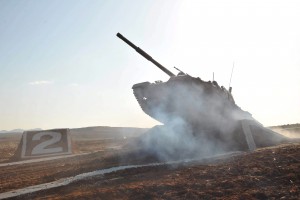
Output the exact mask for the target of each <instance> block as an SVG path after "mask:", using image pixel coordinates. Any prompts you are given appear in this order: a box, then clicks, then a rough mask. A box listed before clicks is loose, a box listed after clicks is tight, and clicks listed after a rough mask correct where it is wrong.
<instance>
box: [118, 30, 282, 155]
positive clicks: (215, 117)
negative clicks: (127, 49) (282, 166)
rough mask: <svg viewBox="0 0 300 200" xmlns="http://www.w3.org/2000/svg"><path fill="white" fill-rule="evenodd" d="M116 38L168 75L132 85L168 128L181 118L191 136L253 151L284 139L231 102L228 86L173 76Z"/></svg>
mask: <svg viewBox="0 0 300 200" xmlns="http://www.w3.org/2000/svg"><path fill="white" fill-rule="evenodd" d="M117 37H119V38H120V39H121V40H123V41H124V42H125V43H127V44H128V45H129V46H131V47H132V48H133V49H135V50H136V51H137V52H138V53H139V54H140V55H142V56H143V57H144V58H146V59H147V60H149V61H150V62H152V63H153V64H154V65H156V66H157V67H158V68H159V69H160V70H162V71H163V72H164V73H166V74H167V75H168V76H169V77H170V78H169V80H168V81H166V82H162V81H155V82H154V83H150V82H142V83H137V84H134V85H133V86H132V89H133V94H134V96H135V98H136V100H137V102H138V103H139V105H140V107H141V109H142V110H143V111H144V112H145V113H146V114H147V115H149V116H150V117H152V118H153V119H155V120H157V121H159V122H161V123H162V124H164V125H165V126H167V127H168V126H169V127H171V126H173V125H174V122H176V121H181V122H182V121H183V122H184V124H185V125H187V126H188V127H189V130H191V132H192V133H193V135H194V136H200V138H202V139H205V140H207V139H208V140H212V141H218V142H216V143H218V144H221V145H222V146H226V148H227V147H230V148H231V150H232V149H234V150H237V149H245V146H246V147H247V148H248V147H249V148H250V149H252V150H253V149H255V148H256V146H270V145H273V144H277V143H279V142H281V141H283V140H285V139H286V138H285V137H282V136H280V135H279V134H277V133H275V132H272V131H271V130H269V129H266V128H264V127H263V126H262V125H261V124H260V123H259V122H257V121H256V120H255V119H254V118H253V117H252V115H251V114H250V113H249V112H247V111H244V110H242V109H241V108H240V107H239V106H238V105H237V104H236V103H235V101H234V98H233V95H232V88H231V87H230V88H229V89H228V90H227V89H226V88H225V87H223V86H219V84H218V83H217V82H216V81H215V80H212V81H204V80H202V79H201V78H199V77H193V76H190V75H189V74H187V73H184V72H183V71H181V70H179V69H178V68H176V67H175V69H177V70H178V71H179V73H178V74H177V75H175V74H174V73H172V72H171V71H170V70H168V69H167V68H165V67H164V66H162V65H161V64H160V63H158V62H157V61H156V60H154V59H153V58H152V57H151V56H150V55H148V54H147V53H146V52H145V51H143V50H142V49H140V48H139V47H137V46H135V45H134V44H133V43H132V42H130V41H129V40H128V39H126V38H125V37H124V36H123V35H121V34H120V33H117ZM241 122H246V123H241ZM180 124H182V123H180ZM243 124H244V125H243ZM250 124H251V126H250ZM250 128H251V130H250ZM253 137H254V138H253ZM270 138H272V139H270ZM274 138H276V140H274ZM230 148H227V149H230Z"/></svg>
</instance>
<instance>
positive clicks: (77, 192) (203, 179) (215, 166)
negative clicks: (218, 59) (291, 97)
mask: <svg viewBox="0 0 300 200" xmlns="http://www.w3.org/2000/svg"><path fill="white" fill-rule="evenodd" d="M128 155H130V152H127V151H126V150H125V151H124V150H123V151H120V150H113V151H109V152H108V151H100V152H95V153H91V154H86V155H81V156H78V157H72V158H65V159H59V160H53V161H45V162H39V163H31V164H30V163H28V164H23V165H16V166H8V167H0V193H3V192H7V191H11V190H15V189H20V188H24V187H28V186H32V185H37V184H41V183H47V182H51V181H55V180H58V179H60V178H64V177H70V176H75V175H77V174H80V173H83V172H90V171H93V170H97V169H104V168H109V167H113V166H119V165H127V164H141V163H148V162H154V161H155V159H154V158H151V157H143V156H128ZM125 157H126V158H127V159H122V158H125ZM299 197H300V142H295V143H290V144H285V145H281V146H277V147H272V148H264V149H258V150H256V151H255V152H252V153H250V152H248V153H244V154H243V155H238V156H233V157H231V158H227V159H222V158H219V159H217V160H211V161H210V160H206V161H205V162H201V163H199V162H196V161H194V162H191V163H185V164H181V165H176V166H173V165H164V166H156V167H143V168H136V169H127V170H122V171H118V172H113V173H109V174H106V175H101V176H96V177H93V178H89V179H86V180H81V181H77V182H75V183H72V184H70V185H68V186H63V187H58V188H53V189H49V190H44V191H40V192H35V193H31V194H26V195H22V196H19V197H17V198H16V197H15V199H40V198H43V199H44V198H45V199H72V198H76V199H299Z"/></svg>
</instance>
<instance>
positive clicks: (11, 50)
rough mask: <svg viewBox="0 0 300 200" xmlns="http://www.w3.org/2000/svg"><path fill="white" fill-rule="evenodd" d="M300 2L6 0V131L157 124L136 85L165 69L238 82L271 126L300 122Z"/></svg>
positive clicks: (239, 97)
mask: <svg viewBox="0 0 300 200" xmlns="http://www.w3.org/2000/svg"><path fill="white" fill-rule="evenodd" d="M299 10H300V1H291V0H282V1H278V0H251V1H250V0H249V1H244V0H231V1H217V0H207V1H206V0H197V1H191V0H184V1H176V0H143V1H139V0H118V1H117V0H111V1H108V0H106V1H104V0H85V1H82V0H63V1H61V0H44V1H38V0H27V1H23V0H15V1H10V0H0V130H11V129H17V128H21V129H32V128H43V129H50V128H77V127H87V126H122V127H152V126H154V125H156V124H159V123H158V122H157V121H155V120H154V119H152V118H150V117H149V116H147V115H146V114H145V113H143V111H142V110H141V108H140V107H139V105H138V103H137V102H136V100H135V97H134V95H133V93H132V89H131V87H132V85H133V84H135V83H139V82H144V81H150V82H153V81H156V80H163V81H167V80H168V76H167V75H166V74H164V73H163V72H162V71H160V70H159V69H158V68H157V67H156V66H155V65H153V64H152V63H150V62H149V61H147V60H146V59H145V58H143V57H141V56H140V55H139V54H138V53H136V52H135V51H134V50H133V49H131V47H129V46H128V45H127V44H125V43H124V42H123V41H121V40H120V39H119V38H117V37H116V34H117V33H118V32H120V33H121V34H123V35H124V36H125V37H127V38H128V39H129V40H131V41H132V42H133V43H134V44H136V45H137V46H139V47H140V48H142V49H143V50H144V51H146V52H147V53H148V54H150V55H151V56H152V57H153V58H154V59H156V60H157V61H158V62H160V63H161V64H162V65H164V66H165V67H167V68H168V69H170V70H171V71H172V72H174V73H177V72H176V70H174V69H173V66H176V67H178V68H180V69H181V70H182V71H184V72H186V73H188V74H190V75H192V76H194V77H200V78H201V79H202V80H205V81H208V80H212V76H213V73H214V77H215V80H216V81H217V82H218V83H219V84H220V85H224V86H225V87H226V88H228V86H229V80H230V75H231V70H232V67H233V63H234V70H233V76H232V81H231V86H232V87H233V91H232V92H233V96H234V98H235V101H236V103H237V105H239V106H240V107H241V108H242V109H244V110H247V111H249V112H250V113H251V114H252V115H253V117H254V118H255V119H257V120H258V121H260V122H261V123H262V124H263V125H265V126H271V125H281V124H292V123H299V122H300V115H299V113H300V26H299V21H300V12H299Z"/></svg>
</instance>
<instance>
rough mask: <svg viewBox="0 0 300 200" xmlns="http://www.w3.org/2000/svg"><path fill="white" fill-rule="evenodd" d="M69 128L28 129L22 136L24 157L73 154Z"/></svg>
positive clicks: (22, 155)
mask: <svg viewBox="0 0 300 200" xmlns="http://www.w3.org/2000/svg"><path fill="white" fill-rule="evenodd" d="M71 153H72V150H71V140H70V136H69V129H53V130H44V131H26V132H24V134H23V138H22V154H21V157H22V158H35V157H47V156H58V155H65V154H71Z"/></svg>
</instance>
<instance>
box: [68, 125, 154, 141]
mask: <svg viewBox="0 0 300 200" xmlns="http://www.w3.org/2000/svg"><path fill="white" fill-rule="evenodd" d="M147 130H149V129H148V128H133V127H109V126H95V127H85V128H75V129H70V133H71V136H72V138H74V139H80V140H83V139H87V140H90V139H118V138H125V137H137V136H139V135H141V134H142V133H144V132H146V131H147Z"/></svg>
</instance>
